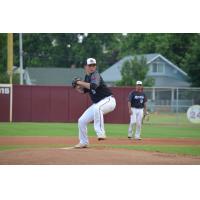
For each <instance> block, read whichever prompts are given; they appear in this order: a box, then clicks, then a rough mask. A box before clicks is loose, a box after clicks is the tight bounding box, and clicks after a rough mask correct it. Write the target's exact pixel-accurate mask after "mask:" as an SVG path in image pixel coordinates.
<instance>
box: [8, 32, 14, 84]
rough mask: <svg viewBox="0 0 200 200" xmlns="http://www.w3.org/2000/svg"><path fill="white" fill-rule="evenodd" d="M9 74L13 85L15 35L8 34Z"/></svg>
mask: <svg viewBox="0 0 200 200" xmlns="http://www.w3.org/2000/svg"><path fill="white" fill-rule="evenodd" d="M7 56H8V57H7V73H8V75H9V77H10V84H12V76H13V33H8V38H7Z"/></svg>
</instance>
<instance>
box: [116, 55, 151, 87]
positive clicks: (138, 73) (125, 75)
mask: <svg viewBox="0 0 200 200" xmlns="http://www.w3.org/2000/svg"><path fill="white" fill-rule="evenodd" d="M147 72H148V66H147V62H146V59H145V58H144V57H141V58H140V59H138V58H137V57H136V56H135V57H134V59H131V60H128V61H126V62H124V64H123V65H122V70H121V75H122V80H121V81H119V82H117V85H118V86H135V83H136V81H137V80H140V81H142V82H143V85H144V86H153V84H154V79H153V78H150V77H147V76H146V75H147Z"/></svg>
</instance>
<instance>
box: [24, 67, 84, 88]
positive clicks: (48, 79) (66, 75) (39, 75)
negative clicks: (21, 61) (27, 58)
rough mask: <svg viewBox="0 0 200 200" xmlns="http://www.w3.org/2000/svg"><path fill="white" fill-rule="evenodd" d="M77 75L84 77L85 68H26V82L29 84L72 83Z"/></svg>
mask: <svg viewBox="0 0 200 200" xmlns="http://www.w3.org/2000/svg"><path fill="white" fill-rule="evenodd" d="M75 76H77V77H80V78H84V69H83V68H52V67H49V68H46V67H45V68H44V67H43V68H40V67H35V68H26V70H25V72H24V82H25V84H27V85H71V82H72V79H73V78H74V77H75Z"/></svg>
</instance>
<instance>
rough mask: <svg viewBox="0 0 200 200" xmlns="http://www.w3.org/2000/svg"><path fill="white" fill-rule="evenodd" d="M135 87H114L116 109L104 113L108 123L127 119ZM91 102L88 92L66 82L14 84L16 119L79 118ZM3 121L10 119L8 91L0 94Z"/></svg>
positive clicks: (50, 119) (43, 120)
mask: <svg viewBox="0 0 200 200" xmlns="http://www.w3.org/2000/svg"><path fill="white" fill-rule="evenodd" d="M131 89H132V88H121V87H120V88H118V87H113V88H111V90H112V92H113V94H114V96H115V98H116V102H117V106H116V109H115V110H114V111H113V112H111V113H109V114H107V115H106V116H105V122H107V123H128V121H129V115H128V108H127V97H128V93H129V92H130V91H131ZM89 105H91V101H90V98H89V96H88V94H80V93H78V92H76V91H75V90H74V89H73V88H72V87H66V86H20V85H14V86H13V121H14V122H77V120H78V118H79V117H80V115H81V114H82V113H83V112H84V110H85V109H86V108H87V107H88V106H89ZM0 121H1V122H2V121H4V122H6V121H9V95H4V94H0Z"/></svg>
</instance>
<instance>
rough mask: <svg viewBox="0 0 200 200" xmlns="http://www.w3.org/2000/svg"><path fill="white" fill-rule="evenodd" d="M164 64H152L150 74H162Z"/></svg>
mask: <svg viewBox="0 0 200 200" xmlns="http://www.w3.org/2000/svg"><path fill="white" fill-rule="evenodd" d="M164 67H165V63H163V62H154V63H153V64H152V72H153V73H164Z"/></svg>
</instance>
